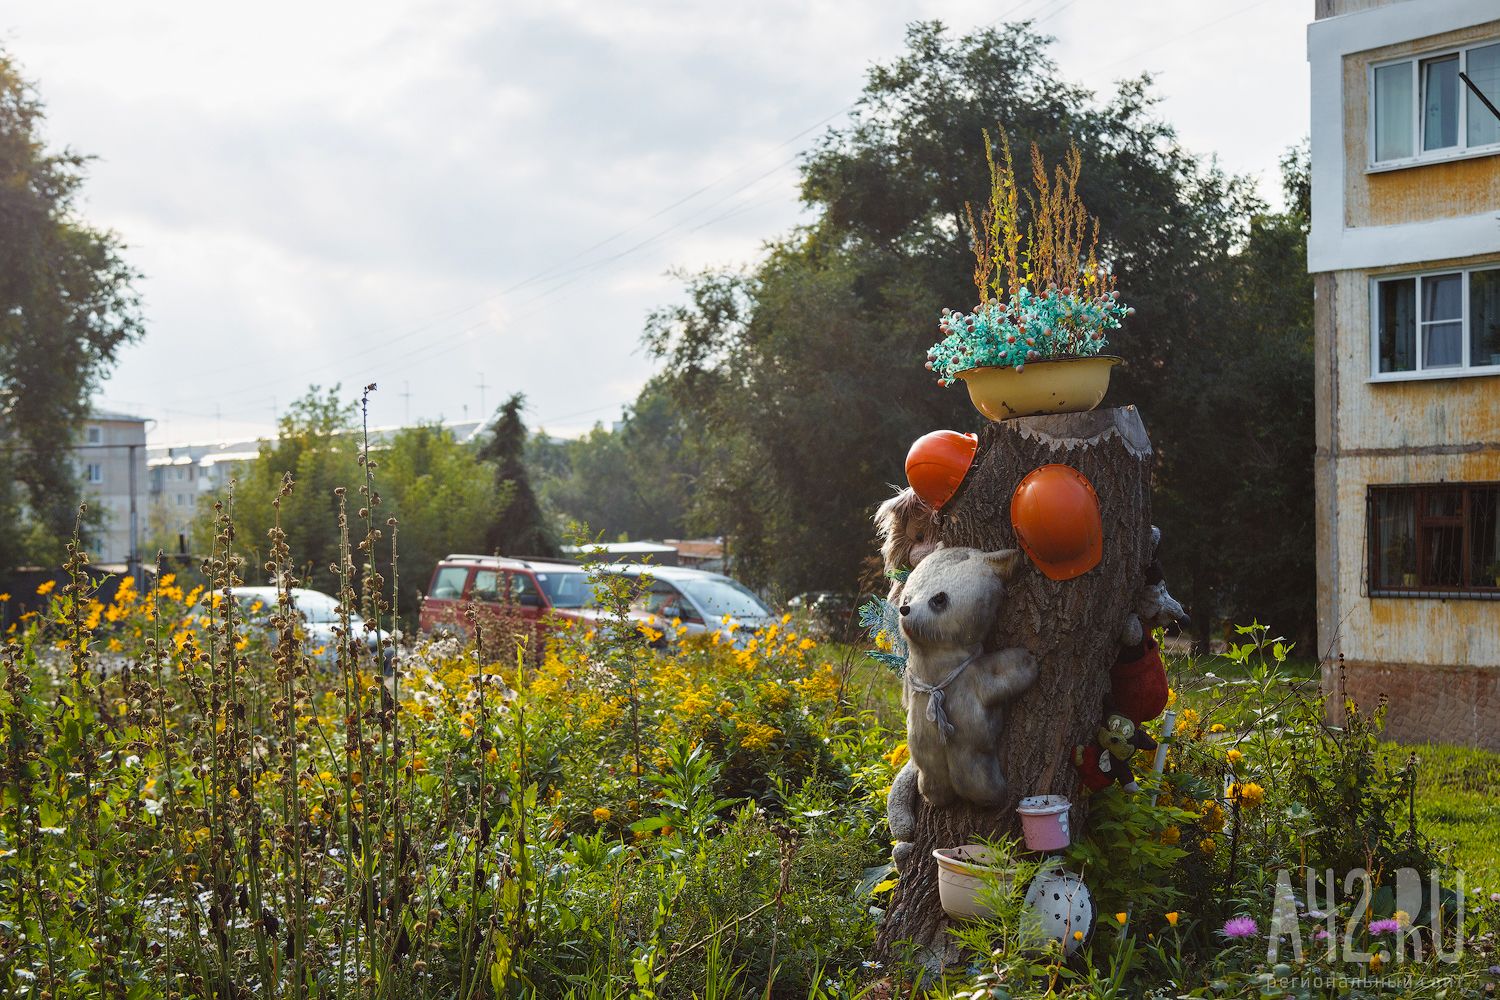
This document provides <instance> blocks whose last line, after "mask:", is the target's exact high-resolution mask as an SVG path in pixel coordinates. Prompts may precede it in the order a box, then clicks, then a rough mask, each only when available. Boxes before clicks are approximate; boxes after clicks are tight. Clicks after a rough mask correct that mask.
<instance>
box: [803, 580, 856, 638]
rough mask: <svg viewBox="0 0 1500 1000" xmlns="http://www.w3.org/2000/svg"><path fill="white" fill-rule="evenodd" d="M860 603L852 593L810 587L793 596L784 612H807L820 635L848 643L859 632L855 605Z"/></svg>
mask: <svg viewBox="0 0 1500 1000" xmlns="http://www.w3.org/2000/svg"><path fill="white" fill-rule="evenodd" d="M863 603H864V601H863V600H861V599H860V597H859V596H858V595H856V594H844V593H839V592H837V591H832V590H812V591H808V592H807V593H805V594H798V595H797V596H796V597H793V598H792V599H791V600H789V601H787V602H786V607H787V610H788V611H794V612H795V611H805V612H807V614H808V616H809V617H810V618H811V621H812V625H813V627H814V628H816V629H817V631H818V634H819V635H820V636H821V637H822V638H824V639H837V640H839V641H841V642H850V641H852V640H853V639H854V638H855V637H856V636H857V635H858V633H859V607H860V605H861V604H863Z"/></svg>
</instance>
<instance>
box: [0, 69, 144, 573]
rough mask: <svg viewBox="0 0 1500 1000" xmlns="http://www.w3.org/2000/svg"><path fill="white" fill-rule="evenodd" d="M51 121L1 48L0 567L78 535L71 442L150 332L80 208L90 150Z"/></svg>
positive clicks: (115, 245) (114, 258) (115, 254)
mask: <svg viewBox="0 0 1500 1000" xmlns="http://www.w3.org/2000/svg"><path fill="white" fill-rule="evenodd" d="M44 121H45V112H44V109H43V106H42V103H41V101H40V100H39V99H38V98H37V96H36V94H35V92H34V90H33V89H32V87H31V86H30V85H29V84H28V83H27V82H26V81H25V80H24V79H23V78H22V77H21V74H20V71H19V69H18V68H17V66H16V64H15V62H14V61H13V60H12V59H11V58H10V57H9V56H7V55H6V54H5V53H4V52H0V179H3V181H0V439H3V440H4V441H5V442H6V446H5V448H4V450H3V451H0V568H6V567H10V566H14V565H15V564H16V563H17V562H18V561H20V560H22V559H27V558H34V559H42V558H54V557H56V555H57V554H58V553H57V551H56V547H57V540H58V539H62V538H66V537H67V536H68V535H70V534H71V532H72V530H73V521H74V516H75V512H76V510H77V504H78V499H79V495H80V483H79V477H78V473H77V468H76V464H75V460H76V459H77V457H78V455H77V452H75V451H74V450H73V448H72V445H73V444H74V443H75V442H76V439H77V436H78V431H79V427H80V426H81V424H82V422H83V420H84V418H85V417H86V415H87V413H88V409H89V397H90V395H91V394H92V393H93V391H94V390H95V389H96V388H97V387H98V384H99V381H100V380H101V379H102V378H103V376H104V375H105V374H106V373H107V372H108V371H109V369H110V367H111V366H112V365H113V363H114V361H115V358H116V355H117V354H118V352H119V351H120V349H121V348H122V347H124V346H125V345H126V344H128V343H130V342H131V341H133V340H135V339H136V338H138V337H139V336H140V334H141V329H142V328H141V320H140V313H139V308H138V302H137V298H136V295H135V292H134V291H133V289H132V281H133V280H134V279H135V278H136V277H137V275H136V274H135V273H134V272H133V271H132V270H131V269H130V267H129V266H128V265H127V264H126V263H125V261H124V259H123V257H122V256H121V252H122V250H123V246H122V244H121V243H120V241H119V239H118V238H117V237H116V236H115V235H114V234H112V233H109V232H106V231H103V230H99V229H95V228H93V227H91V226H89V225H88V224H87V223H86V222H84V221H83V220H82V219H81V218H80V217H79V216H78V213H77V206H76V201H77V197H78V193H79V191H80V189H81V188H82V185H83V182H84V177H85V167H86V165H87V163H88V157H85V156H82V155H80V154H78V153H76V152H73V151H71V150H67V149H64V150H63V151H61V152H52V151H49V150H48V149H47V145H46V142H45V139H44V137H43V135H42V127H43V124H44ZM28 522H29V523H28Z"/></svg>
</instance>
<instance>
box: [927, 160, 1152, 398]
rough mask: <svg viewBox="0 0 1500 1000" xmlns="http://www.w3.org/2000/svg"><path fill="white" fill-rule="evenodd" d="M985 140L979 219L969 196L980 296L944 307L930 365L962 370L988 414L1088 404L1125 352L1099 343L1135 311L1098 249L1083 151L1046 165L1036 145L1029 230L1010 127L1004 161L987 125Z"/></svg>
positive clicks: (943, 376) (953, 374) (954, 374)
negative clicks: (1081, 191) (1081, 184)
mask: <svg viewBox="0 0 1500 1000" xmlns="http://www.w3.org/2000/svg"><path fill="white" fill-rule="evenodd" d="M984 141H985V156H986V159H987V160H988V162H989V167H990V201H989V206H988V207H987V208H985V209H984V210H983V211H982V212H981V213H980V214H979V215H978V217H976V216H975V213H974V207H973V206H972V205H970V206H968V209H969V228H970V233H971V237H972V247H973V251H974V261H975V266H974V286H975V288H976V289H978V292H979V304H978V305H977V306H975V307H974V308H973V309H971V310H970V311H968V312H959V311H956V310H952V309H944V310H943V312H942V315H941V317H940V319H939V323H938V325H939V328H940V330H941V331H942V333H943V339H942V340H941V341H939V342H938V343H937V344H935V345H933V347H932V348H931V349H930V350H929V351H928V352H927V368H928V369H929V370H931V371H933V372H935V373H936V374H937V376H938V383H939V384H940V385H952V384H953V383H954V381H955V380H958V379H962V380H963V381H964V382H965V384H966V385H967V386H968V389H969V398H970V399H971V400H972V401H973V403H974V406H975V408H976V409H978V410H979V412H981V413H983V414H984V415H985V416H987V417H989V418H990V419H991V420H1006V419H1009V418H1011V417H1021V416H1030V415H1032V414H1037V413H1074V412H1079V411H1082V410H1092V409H1093V408H1094V407H1096V406H1098V405H1099V403H1100V401H1101V400H1103V398H1104V392H1105V390H1106V389H1107V388H1108V387H1109V370H1110V368H1111V367H1112V366H1114V365H1116V364H1118V363H1119V362H1120V359H1119V358H1117V357H1114V356H1112V355H1107V354H1105V353H1103V352H1104V348H1105V346H1106V340H1105V336H1106V333H1107V331H1109V330H1113V329H1117V328H1118V327H1119V326H1120V322H1121V320H1123V319H1124V318H1125V317H1126V316H1128V315H1129V314H1130V313H1131V312H1133V311H1134V310H1132V309H1129V308H1127V307H1126V306H1125V305H1124V304H1123V303H1121V302H1120V300H1119V292H1117V291H1116V290H1115V279H1114V275H1113V274H1112V273H1111V272H1110V270H1109V268H1108V267H1107V266H1105V265H1104V264H1102V263H1101V262H1100V261H1099V259H1098V245H1099V221H1098V220H1097V219H1096V218H1094V217H1093V216H1091V215H1090V214H1089V213H1088V211H1087V210H1086V209H1085V208H1084V206H1083V202H1082V201H1081V200H1080V199H1079V197H1078V175H1079V173H1080V171H1081V169H1082V161H1081V159H1080V157H1079V155H1078V149H1077V148H1076V147H1074V148H1072V149H1070V150H1069V152H1068V155H1067V158H1066V160H1065V162H1064V163H1063V164H1061V165H1059V166H1058V167H1057V168H1056V170H1055V172H1054V173H1053V174H1051V175H1049V174H1048V172H1047V168H1046V165H1045V164H1044V163H1043V162H1042V156H1041V153H1040V152H1039V151H1038V150H1037V148H1036V145H1035V144H1033V145H1032V147H1031V174H1032V186H1033V188H1034V190H1033V191H1028V192H1026V200H1027V203H1028V206H1029V208H1030V213H1031V222H1030V224H1029V225H1028V226H1027V227H1026V231H1025V233H1024V234H1023V233H1022V231H1021V222H1020V206H1019V196H1018V188H1017V185H1016V177H1015V168H1014V165H1013V163H1012V161H1011V156H1010V146H1009V144H1008V142H1007V141H1006V140H1005V138H1004V133H1002V134H1001V150H1002V154H1003V155H1002V158H1001V161H1000V162H998V163H997V162H996V160H995V157H994V155H993V153H992V152H991V151H990V150H991V143H990V136H989V133H988V132H986V133H984Z"/></svg>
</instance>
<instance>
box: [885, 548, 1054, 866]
mask: <svg viewBox="0 0 1500 1000" xmlns="http://www.w3.org/2000/svg"><path fill="white" fill-rule="evenodd" d="M1022 563H1023V558H1022V556H1021V553H1020V552H1018V551H1016V550H1014V549H1006V550H1004V551H1001V552H981V551H979V550H978V549H969V548H943V549H937V550H936V551H934V552H932V553H930V554H929V555H928V556H927V557H926V558H925V559H923V560H922V562H921V564H920V565H919V566H918V567H917V568H916V569H915V570H913V571H912V574H911V576H910V577H909V578H908V579H907V581H906V583H905V585H904V586H903V587H902V588H901V595H900V605H899V610H900V615H901V633H902V635H903V637H904V638H905V639H906V642H907V644H908V646H909V648H910V653H909V655H908V659H907V664H906V680H905V686H904V688H903V691H902V702H903V703H904V704H905V705H906V709H907V713H906V718H907V725H906V743H907V749H908V750H909V752H910V753H911V759H910V760H909V761H908V762H907V764H906V766H905V767H904V768H902V770H901V773H900V774H898V775H897V776H896V780H895V781H894V782H893V783H892V785H891V791H890V794H889V796H888V798H887V803H886V806H887V809H886V812H887V819H888V821H889V823H890V827H891V833H892V834H893V835H894V836H895V838H896V839H897V841H910V840H911V839H912V837H913V836H914V835H915V833H916V819H915V807H916V795H917V794H918V793H920V794H921V795H922V796H923V797H924V798H926V799H927V801H928V802H929V803H931V804H932V805H934V806H938V807H943V806H947V805H951V804H952V803H953V802H954V801H956V800H958V799H962V800H964V801H966V802H971V803H973V804H974V805H978V806H994V805H998V804H999V803H1000V801H1001V800H1002V799H1003V798H1004V796H1005V775H1004V774H1003V773H1002V772H1001V770H1000V758H999V756H998V754H997V752H996V751H997V748H998V746H999V743H1000V736H1001V732H1002V730H1003V719H1002V708H1003V706H1004V704H1005V703H1006V702H1007V701H1010V700H1011V699H1013V698H1015V697H1016V696H1017V695H1018V694H1020V693H1021V692H1023V691H1025V690H1026V689H1027V688H1028V687H1030V686H1031V684H1032V683H1033V682H1034V681H1035V680H1036V676H1037V661H1036V657H1035V656H1033V655H1032V654H1031V653H1030V652H1029V651H1028V650H1025V649H1021V648H1019V647H1013V648H1010V649H1002V650H997V651H994V652H989V653H986V652H985V651H984V646H983V642H984V638H985V636H986V635H988V634H989V631H990V629H991V628H993V626H994V623H995V617H996V615H997V613H998V612H999V610H1000V602H1001V600H1002V599H1003V598H1004V595H1005V582H1006V581H1007V580H1009V579H1010V578H1011V577H1013V576H1014V575H1015V573H1016V571H1017V570H1018V569H1019V568H1020V567H1021V565H1022ZM903 848H904V850H903ZM910 851H911V847H910V844H906V843H903V844H898V846H897V849H896V863H897V866H898V867H899V866H900V865H901V864H902V863H903V862H904V861H905V860H906V856H909V854H910Z"/></svg>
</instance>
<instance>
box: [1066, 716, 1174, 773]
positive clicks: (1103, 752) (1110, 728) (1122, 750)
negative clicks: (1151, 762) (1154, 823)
mask: <svg viewBox="0 0 1500 1000" xmlns="http://www.w3.org/2000/svg"><path fill="white" fill-rule="evenodd" d="M1155 749H1156V740H1154V739H1152V738H1151V734H1150V733H1148V732H1146V731H1145V730H1144V729H1141V728H1140V727H1138V726H1137V725H1136V724H1135V723H1133V722H1131V721H1130V720H1129V719H1127V718H1125V716H1123V715H1111V716H1109V717H1108V718H1106V719H1105V720H1104V725H1102V726H1100V727H1099V733H1098V742H1097V743H1094V744H1092V745H1090V746H1084V745H1082V744H1079V745H1078V746H1077V747H1074V748H1073V765H1074V766H1075V767H1077V768H1078V774H1079V777H1080V779H1081V780H1082V781H1083V784H1084V787H1085V788H1087V789H1089V791H1092V792H1097V791H1098V790H1099V789H1101V788H1105V787H1107V786H1108V785H1109V783H1110V782H1112V781H1118V782H1119V783H1120V785H1121V787H1123V788H1124V789H1125V791H1127V792H1136V791H1140V786H1139V785H1137V784H1136V783H1135V774H1134V773H1133V772H1132V771H1131V770H1130V759H1131V758H1132V757H1134V756H1135V755H1136V753H1137V752H1138V751H1141V750H1155Z"/></svg>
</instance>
